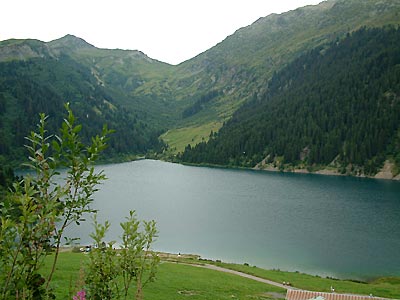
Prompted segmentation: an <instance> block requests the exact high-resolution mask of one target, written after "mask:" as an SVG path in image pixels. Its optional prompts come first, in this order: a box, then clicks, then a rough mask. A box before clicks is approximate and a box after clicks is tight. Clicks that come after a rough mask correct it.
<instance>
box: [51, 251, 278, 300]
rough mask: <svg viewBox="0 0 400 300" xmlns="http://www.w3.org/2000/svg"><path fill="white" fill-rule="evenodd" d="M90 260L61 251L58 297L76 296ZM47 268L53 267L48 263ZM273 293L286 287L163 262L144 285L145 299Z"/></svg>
mask: <svg viewBox="0 0 400 300" xmlns="http://www.w3.org/2000/svg"><path fill="white" fill-rule="evenodd" d="M85 261H87V256H86V255H85V254H81V253H72V252H65V253H60V258H59V263H58V267H57V270H56V273H55V275H54V279H53V282H52V286H53V288H54V292H55V295H56V299H72V294H74V289H75V285H76V283H77V282H79V281H80V279H79V277H80V268H81V266H82V265H84V264H85ZM44 271H45V272H48V271H49V264H46V266H45V267H44ZM270 293H273V295H275V294H274V293H278V294H281V295H282V296H284V295H285V294H286V291H285V290H283V289H280V288H277V287H273V286H269V285H266V284H263V283H260V282H256V281H253V280H250V279H246V278H242V277H239V276H236V275H231V274H225V273H221V272H218V271H213V270H208V269H203V268H196V267H193V266H188V265H182V264H177V263H174V262H162V263H161V264H160V266H159V269H158V272H157V279H156V281H155V282H153V283H150V284H148V285H147V286H146V287H145V289H144V296H145V299H149V300H150V299H151V300H158V299H160V300H161V299H163V300H165V299H177V300H178V299H199V300H200V299H274V297H272V296H271V294H270Z"/></svg>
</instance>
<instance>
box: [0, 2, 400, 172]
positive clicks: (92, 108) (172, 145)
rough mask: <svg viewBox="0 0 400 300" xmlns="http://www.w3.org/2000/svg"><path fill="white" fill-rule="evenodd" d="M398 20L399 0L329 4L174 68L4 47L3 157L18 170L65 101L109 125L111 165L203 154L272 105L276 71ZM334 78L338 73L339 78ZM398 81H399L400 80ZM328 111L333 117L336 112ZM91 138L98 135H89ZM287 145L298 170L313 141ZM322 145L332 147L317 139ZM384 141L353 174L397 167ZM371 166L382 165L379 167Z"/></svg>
mask: <svg viewBox="0 0 400 300" xmlns="http://www.w3.org/2000/svg"><path fill="white" fill-rule="evenodd" d="M399 14H400V4H399V3H398V2H397V1H393V0H380V1H378V0H368V1H362V2H360V1H357V0H328V1H324V2H321V3H320V4H319V5H315V6H306V7H303V8H298V9H296V10H293V11H289V12H286V13H283V14H279V15H277V14H272V15H269V16H267V17H263V18H260V19H259V20H257V21H256V22H254V23H253V24H251V25H249V26H247V27H244V28H241V29H238V30H237V31H236V32H235V33H234V34H232V35H231V36H228V37H227V38H226V39H225V40H223V41H221V42H220V43H219V44H217V45H216V46H214V47H213V48H211V49H209V50H207V51H205V52H204V53H201V54H199V55H198V56H196V57H194V58H192V59H190V60H188V61H185V62H183V63H181V64H179V65H176V66H174V65H169V64H166V63H163V62H160V61H157V60H154V59H152V58H149V57H148V56H146V55H145V54H144V53H142V52H140V51H136V50H135V51H134V50H118V49H115V50H110V49H99V48H96V47H95V46H93V45H91V44H89V43H87V42H85V41H84V40H82V39H80V38H78V37H75V36H72V35H67V36H65V37H63V38H60V39H58V40H54V41H51V42H48V43H45V42H41V41H38V40H7V41H3V42H0V115H1V121H0V135H1V140H0V161H1V162H2V163H5V162H12V164H13V165H15V164H17V163H18V162H19V161H21V160H22V158H23V156H24V149H23V146H22V145H23V144H24V139H23V136H25V135H26V134H27V133H28V132H29V131H30V130H32V129H33V128H34V126H35V124H34V120H36V118H37V114H38V113H39V112H44V113H46V114H48V115H49V116H50V118H49V122H50V126H52V125H51V124H53V123H57V122H58V121H59V119H60V113H61V112H62V111H63V109H62V106H63V103H66V102H70V104H71V108H72V109H73V110H74V111H75V112H76V115H77V116H78V118H79V119H80V120H81V122H82V123H83V125H86V124H88V125H90V126H89V128H92V129H93V130H95V129H98V128H99V127H100V126H102V124H104V123H106V124H108V127H109V128H112V129H114V130H115V133H114V134H113V135H112V136H111V139H110V143H109V144H110V147H109V149H108V150H107V153H106V154H107V157H108V158H110V159H111V158H112V159H117V160H123V159H126V158H129V157H132V156H133V155H145V154H147V153H152V157H154V156H155V157H158V158H163V159H167V160H169V159H175V157H176V156H177V155H178V154H179V153H181V154H182V153H183V151H184V149H185V147H186V146H187V145H190V147H191V148H193V147H195V146H196V145H197V144H201V146H199V147H198V148H197V149H198V150H196V151H200V150H199V149H203V147H204V146H203V145H204V143H205V142H207V141H208V140H209V138H210V136H211V137H213V139H214V138H216V139H219V136H218V137H217V135H216V134H215V133H216V132H218V131H219V130H220V129H221V128H222V132H226V131H227V130H228V129H224V128H225V126H228V127H229V126H231V125H227V124H232V121H230V120H231V118H232V116H235V114H236V112H238V114H239V115H240V114H241V113H240V111H243V109H244V110H246V107H247V105H250V106H253V107H254V110H255V111H258V110H262V109H263V108H262V105H264V104H262V105H261V104H260V103H264V102H265V99H267V98H268V99H269V98H270V96H269V95H268V93H269V92H270V90H271V89H270V88H269V86H270V84H271V79H272V78H277V77H276V76H278V75H277V74H280V73H279V72H280V71H281V70H284V69H285V68H287V67H288V66H290V65H291V64H292V63H293V62H294V61H296V59H299V58H301V57H304V55H307V53H309V52H310V51H311V52H312V51H314V52H315V51H322V52H324V51H326V50H327V49H328V48H329V47H331V45H332V43H335V42H340V41H342V40H343V39H344V38H346V36H347V35H348V34H351V33H352V32H354V31H357V30H359V29H360V28H363V27H366V28H382V27H383V26H388V25H393V26H394V28H396V26H398V24H399V23H400V22H399V20H400V18H399ZM366 51H368V50H366ZM315 53H316V52H315ZM361 58H363V57H362V56H360V57H357V59H361ZM286 70H287V69H286ZM366 72H369V70H366ZM331 75H332V76H335V74H334V73H333V72H331ZM332 81H335V79H332ZM392 83H393V84H395V85H396V84H398V78H394V79H393V80H392ZM392 83H391V84H392ZM364 87H365V86H358V89H359V91H358V92H359V93H364V90H363V89H364ZM281 88H283V87H281ZM277 89H279V87H277ZM387 90H388V91H389V90H390V91H392V90H395V88H392V87H388V89H387ZM384 92H385V91H384ZM390 95H392V94H390ZM390 95H388V94H387V96H388V97H389V96H390ZM392 96H393V95H392ZM276 97H278V96H276ZM305 97H307V96H305ZM390 97H391V96H390ZM390 97H389V98H390ZM393 97H395V98H396V95H394V96H393ZM274 101H276V102H280V101H281V100H280V99H278V98H276V100H274ZM282 101H283V100H282ZM248 103H251V104H248ZM282 103H283V102H282ZM259 104H260V105H261V106H260V107H258V105H259ZM307 105H308V104H305V106H307ZM242 107H243V108H242ZM327 114H328V115H327V117H328V118H330V115H329V112H327ZM255 115H258V113H257V114H255ZM283 115H286V120H289V119H290V118H292V117H293V116H294V115H293V111H292V112H291V111H290V110H288V111H285V112H284V113H283ZM375 117H377V116H369V118H375ZM251 118H252V117H251V116H250V119H251ZM236 120H238V118H236ZM255 120H256V118H254V119H253V120H251V121H249V124H250V123H252V122H256V121H255ZM379 120H380V119H379ZM379 120H376V121H379ZM240 122H242V121H241V120H240ZM337 122H339V121H337ZM371 122H372V123H374V122H375V120H374V119H372V120H371ZM337 125H338V126H341V125H340V124H337ZM245 127H246V126H245V125H243V128H245ZM50 128H51V127H50ZM360 128H361V127H360ZM363 128H364V127H363ZM263 130H266V128H263V129H262V130H261V131H263ZM268 130H270V128H269V129H268ZM322 130H323V129H322ZM337 130H339V129H337ZM360 130H363V129H360ZM89 131H90V130H89ZM251 132H252V129H249V130H246V135H249V134H251ZM277 133H278V132H275V133H274V134H277ZM85 135H86V136H90V135H91V132H87V133H85ZM221 135H222V134H221ZM327 138H328V140H329V141H328V144H332V143H333V144H334V143H335V141H333V140H332V139H331V137H327ZM289 142H291V141H290V140H288V141H282V143H283V144H282V145H281V146H280V147H286V146H288V147H286V148H287V149H288V150H287V151H289V149H290V151H292V152H291V154H290V155H289V156H291V158H289V156H288V153H286V155H285V153H283V152H282V151H280V152H279V151H275V152H276V154H275V152H274V157H275V158H276V161H278V162H280V161H281V159H279V157H282V159H284V160H285V161H290V162H291V164H292V165H293V157H297V156H300V155H301V152H302V151H303V150H304V149H306V146H307V145H303V148H302V149H301V151H299V149H297V148H296V149H294V148H293V147H291V146H290V145H288V144H287V143H289ZM322 142H323V143H325V141H321V140H320V141H319V143H322ZM378 142H379V143H382V145H381V146H380V147H383V148H385V149H388V147H389V148H390V147H391V149H392V150H390V151H389V150H388V151H386V150H385V151H383V150H382V151H383V152H382V151H381V150H379V151H378V152H379V153H380V154H379V158H378V159H375V158H374V157H376V155H377V154H378V152H376V151H375V152H374V151H372V152H373V153H372V152H371V153H372V154H373V155H369V156H368V159H367V161H370V165H371V166H370V168H369V169H368V172H364V171H363V169H361V167H362V166H363V165H365V164H366V162H365V159H356V160H355V161H354V162H353V161H346V163H347V165H346V166H345V167H348V166H350V165H351V166H353V165H355V166H354V167H353V169H352V170H349V172H348V171H347V170H345V172H347V173H352V174H355V173H357V172H361V173H362V172H364V173H368V174H374V173H376V172H377V171H378V170H379V168H380V167H382V162H383V161H386V160H387V161H388V162H389V163H391V164H393V163H394V164H395V165H396V162H397V159H396V155H397V149H398V146H397V145H398V138H397V139H396V138H394V135H393V134H391V135H390V137H388V136H385V138H384V140H382V141H380V140H379V141H378ZM390 145H391V146H390ZM296 147H297V146H296ZM346 147H348V149H347V150H348V151H350V152H351V151H353V152H357V151H358V150H356V149H353V148H354V147H356V146H354V147H353V144H352V143H347V144H346ZM357 147H360V146H359V145H358V146H357ZM231 150H232V149H231ZM347 150H346V151H347ZM207 151H208V150H207ZM220 151H228V150H226V149H224V150H222V149H220ZM244 151H245V150H244ZM311 151H313V150H311ZM228 152H229V151H228ZM242 152H243V151H242ZM256 152H257V153H256ZM256 152H254V153H252V156H253V157H251V158H250V159H245V162H244V160H243V159H239V160H237V159H236V158H235V157H230V158H231V159H230V160H229V159H228V160H223V161H222V160H219V161H216V160H209V159H205V158H204V157H205V156H206V155H205V154H204V155H202V157H203V158H202V159H189V158H188V155H189V154H188V153H189V152H187V153H185V154H183V156H180V157H181V158H182V159H183V160H184V161H186V162H196V163H218V164H222V165H228V164H229V165H233V166H246V167H255V166H256V165H257V164H258V163H260V162H261V161H262V160H263V159H264V158H266V157H267V156H268V154H269V152H268V149H267V148H266V145H264V148H263V147H261V148H259V150H257V151H256ZM281 152H282V153H281ZM306 152H307V151H306ZM364 152H368V151H364ZM389 152H390V155H389ZM154 153H156V154H154ZM337 154H339V153H337ZM226 155H227V156H228V154H226ZM178 157H179V156H178ZM199 157H200V156H199ZM334 158H335V155H334V154H331V155H328V157H326V158H324V159H322V160H319V159H317V160H315V161H313V162H311V160H310V161H309V164H298V163H295V164H296V165H299V166H300V167H305V168H307V167H308V168H309V169H310V166H311V169H313V168H314V167H316V168H317V169H318V168H320V167H324V166H326V165H327V164H329V163H331V162H332V161H333V159H334ZM371 161H374V162H373V163H372V164H371ZM278 164H279V163H278ZM316 165H321V166H316ZM275 166H276V164H275ZM313 166H314V167H313ZM285 168H286V169H287V166H286V167H285ZM289 168H290V167H289ZM335 168H336V166H335ZM349 168H350V169H351V168H352V167H349ZM395 168H398V166H397V167H395ZM336 169H337V168H336Z"/></svg>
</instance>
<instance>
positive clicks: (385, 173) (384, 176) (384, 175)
mask: <svg viewBox="0 0 400 300" xmlns="http://www.w3.org/2000/svg"><path fill="white" fill-rule="evenodd" d="M151 159H153V158H151ZM154 160H159V161H163V162H169V163H177V164H181V165H184V166H192V167H205V168H216V169H230V170H248V171H257V172H258V171H263V172H274V173H294V174H313V175H323V176H341V177H352V178H368V179H378V180H390V181H394V182H397V181H400V174H398V175H396V176H391V175H389V173H390V172H391V170H388V169H387V167H385V166H386V163H385V166H384V167H383V168H382V169H381V171H379V172H378V173H377V174H375V175H374V176H368V175H365V174H361V175H355V174H341V173H340V172H339V171H338V170H336V169H327V168H324V169H319V170H316V171H310V170H307V169H304V168H299V169H296V168H293V169H283V170H281V169H279V168H277V167H273V166H263V167H262V168H261V167H258V165H256V166H255V167H252V168H250V167H240V166H224V165H216V164H208V163H200V164H196V163H186V162H178V161H169V160H163V159H154Z"/></svg>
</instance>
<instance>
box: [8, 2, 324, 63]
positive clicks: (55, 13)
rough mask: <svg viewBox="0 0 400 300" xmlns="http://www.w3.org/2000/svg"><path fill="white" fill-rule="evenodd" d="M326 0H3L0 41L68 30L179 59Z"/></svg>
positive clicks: (47, 37)
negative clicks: (273, 16)
mask: <svg viewBox="0 0 400 300" xmlns="http://www.w3.org/2000/svg"><path fill="white" fill-rule="evenodd" d="M321 1H322V0H201V1H200V0H193V1H192V0H141V1H138V0H1V1H0V11H1V16H0V40H6V39H10V38H33V39H39V40H42V41H46V42H47V41H51V40H54V39H57V38H60V37H62V36H64V35H66V34H73V35H76V36H78V37H81V38H83V39H84V40H86V41H87V42H88V43H91V44H93V45H94V46H96V47H99V48H110V49H116V48H119V49H131V50H140V51H142V52H144V53H145V54H147V55H148V56H149V57H151V58H154V59H158V60H160V61H164V62H167V63H170V64H178V63H180V62H182V61H185V60H187V59H189V58H192V57H194V56H196V55H197V54H199V53H201V52H203V51H205V50H207V49H209V48H211V47H212V46H214V45H216V44H217V43H219V42H221V41H222V40H223V39H224V38H225V37H227V36H228V35H231V34H232V33H234V32H235V31H236V30H237V29H239V28H241V27H244V26H247V25H250V24H251V23H253V22H254V21H256V20H257V19H258V18H260V17H265V16H267V15H269V14H271V13H282V12H286V11H289V10H293V9H296V8H298V7H302V6H305V5H310V4H318V3H319V2H321Z"/></svg>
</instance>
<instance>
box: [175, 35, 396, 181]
mask: <svg viewBox="0 0 400 300" xmlns="http://www.w3.org/2000/svg"><path fill="white" fill-rule="evenodd" d="M399 41H400V29H398V28H394V27H390V28H388V27H386V28H384V29H378V28H377V29H365V28H363V29H360V30H358V31H356V32H353V33H351V34H348V36H347V37H346V38H345V39H344V40H337V41H335V42H333V43H329V44H327V45H323V46H320V47H317V48H315V49H313V50H312V51H310V52H308V53H307V54H305V55H302V56H300V57H299V58H297V59H296V60H294V61H293V62H292V63H290V64H288V65H287V66H286V67H285V68H284V69H282V70H281V71H280V72H278V73H276V74H275V75H274V76H273V78H272V79H271V80H270V81H269V82H268V84H266V85H265V92H264V94H263V96H262V97H260V99H255V100H253V101H251V102H249V103H247V104H246V105H244V106H243V107H242V108H241V109H239V110H238V111H237V112H236V113H235V114H234V116H233V117H232V119H231V120H229V122H227V123H226V124H225V126H224V127H223V128H222V129H221V130H220V132H219V133H218V134H213V136H212V138H211V140H210V141H209V142H208V143H205V142H204V143H201V144H199V145H197V146H196V147H194V148H193V149H192V148H191V147H187V148H186V151H185V152H184V153H183V155H182V156H181V158H182V160H183V161H185V162H191V163H204V162H206V163H211V164H219V165H233V166H246V167H254V166H256V164H258V163H259V162H260V161H262V160H263V159H265V160H264V163H266V164H267V165H268V163H269V166H274V167H279V168H281V169H288V168H289V169H290V168H293V167H300V168H304V167H308V168H309V169H312V168H318V167H321V166H327V165H329V164H331V166H332V167H335V168H338V169H340V171H341V172H342V173H352V174H367V175H371V174H375V173H376V172H377V170H378V168H379V167H381V166H382V164H383V162H384V160H386V159H387V158H391V159H392V160H393V161H395V162H396V164H397V168H398V167H399V166H400V43H399ZM398 170H399V169H397V171H396V172H398Z"/></svg>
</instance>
